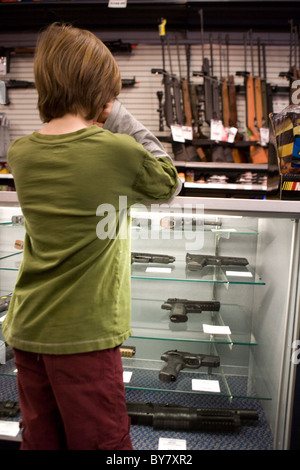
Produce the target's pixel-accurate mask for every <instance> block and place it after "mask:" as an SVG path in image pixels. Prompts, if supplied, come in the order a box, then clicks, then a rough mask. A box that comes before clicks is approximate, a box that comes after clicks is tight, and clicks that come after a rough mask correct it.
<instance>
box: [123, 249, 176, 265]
mask: <svg viewBox="0 0 300 470" xmlns="http://www.w3.org/2000/svg"><path fill="white" fill-rule="evenodd" d="M174 261H175V258H174V256H169V255H154V254H151V253H135V252H133V253H131V263H162V264H169V263H174Z"/></svg>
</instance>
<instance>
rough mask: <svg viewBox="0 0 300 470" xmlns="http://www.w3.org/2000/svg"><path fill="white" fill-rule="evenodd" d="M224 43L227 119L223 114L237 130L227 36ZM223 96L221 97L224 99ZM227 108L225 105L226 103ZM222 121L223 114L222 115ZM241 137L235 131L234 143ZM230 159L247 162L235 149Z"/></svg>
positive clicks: (241, 153) (236, 161) (234, 92)
mask: <svg viewBox="0 0 300 470" xmlns="http://www.w3.org/2000/svg"><path fill="white" fill-rule="evenodd" d="M225 43H226V62H227V89H228V103H229V104H228V106H229V118H228V113H225V120H226V121H225V122H226V123H227V120H228V123H229V126H232V127H235V128H236V129H237V128H238V119H237V105H236V87H235V83H234V76H233V75H230V71H229V37H228V34H226V36H225ZM223 86H224V94H225V102H227V97H226V91H225V84H224V85H223ZM224 94H223V97H224ZM226 106H227V103H226ZM223 119H224V114H223ZM242 140H243V135H242V134H241V133H240V132H239V131H237V133H236V135H235V141H242ZM232 158H233V160H234V162H235V163H244V162H246V161H247V159H246V158H245V155H244V153H243V152H242V151H241V150H240V149H237V148H233V149H232Z"/></svg>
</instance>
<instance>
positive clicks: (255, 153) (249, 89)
mask: <svg viewBox="0 0 300 470" xmlns="http://www.w3.org/2000/svg"><path fill="white" fill-rule="evenodd" d="M244 49H245V52H244V53H245V66H246V57H247V35H246V34H245V35H244ZM252 73H253V70H252ZM236 75H243V76H244V77H245V90H246V115H247V116H246V121H247V132H248V134H249V136H250V137H249V140H250V141H253V142H259V140H260V134H259V130H258V129H257V127H256V117H255V114H256V112H255V91H254V79H253V75H252V74H251V73H250V72H248V71H247V68H246V67H245V71H244V72H236ZM250 158H251V160H252V162H253V163H266V162H267V161H268V159H267V156H266V153H265V151H264V149H263V148H262V147H261V146H260V145H259V144H258V145H255V146H254V145H253V146H250Z"/></svg>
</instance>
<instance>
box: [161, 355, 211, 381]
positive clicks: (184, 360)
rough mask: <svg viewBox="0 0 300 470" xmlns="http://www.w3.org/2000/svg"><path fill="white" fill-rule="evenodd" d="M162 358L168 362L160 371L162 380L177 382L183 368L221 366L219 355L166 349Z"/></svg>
mask: <svg viewBox="0 0 300 470" xmlns="http://www.w3.org/2000/svg"><path fill="white" fill-rule="evenodd" d="M161 360H162V361H165V362H166V363H167V364H166V365H165V366H164V367H163V368H162V369H161V371H160V372H159V376H158V377H159V380H161V381H162V382H168V383H169V382H175V381H176V380H177V377H178V374H179V372H180V371H181V370H182V369H199V367H201V366H204V367H219V365H220V358H219V356H211V355H208V354H193V353H188V352H182V351H177V350H172V351H166V352H165V353H163V354H162V356H161Z"/></svg>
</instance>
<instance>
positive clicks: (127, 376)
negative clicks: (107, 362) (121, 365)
mask: <svg viewBox="0 0 300 470" xmlns="http://www.w3.org/2000/svg"><path fill="white" fill-rule="evenodd" d="M131 377H132V372H129V371H128V370H124V371H123V382H124V383H125V384H128V383H129V382H130V380H131Z"/></svg>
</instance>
